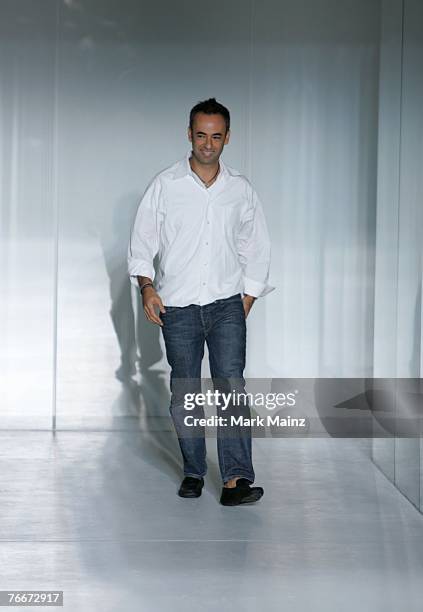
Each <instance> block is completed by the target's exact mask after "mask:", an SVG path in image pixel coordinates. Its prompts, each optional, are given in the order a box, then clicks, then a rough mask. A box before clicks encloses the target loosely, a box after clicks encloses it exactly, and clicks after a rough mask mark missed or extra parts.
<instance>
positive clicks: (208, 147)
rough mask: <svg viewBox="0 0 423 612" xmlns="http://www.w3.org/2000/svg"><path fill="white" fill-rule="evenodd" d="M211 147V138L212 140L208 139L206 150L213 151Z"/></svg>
mask: <svg viewBox="0 0 423 612" xmlns="http://www.w3.org/2000/svg"><path fill="white" fill-rule="evenodd" d="M211 146H212V141H211V138H210V139H208V138H206V149H211Z"/></svg>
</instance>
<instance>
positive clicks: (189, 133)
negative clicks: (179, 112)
mask: <svg viewBox="0 0 423 612" xmlns="http://www.w3.org/2000/svg"><path fill="white" fill-rule="evenodd" d="M188 140H189V141H190V142H192V130H191V128H190V127H188Z"/></svg>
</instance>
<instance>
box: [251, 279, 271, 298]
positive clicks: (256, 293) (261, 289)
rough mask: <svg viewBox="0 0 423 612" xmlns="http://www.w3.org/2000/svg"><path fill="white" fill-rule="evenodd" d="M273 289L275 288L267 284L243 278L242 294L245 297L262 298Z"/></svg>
mask: <svg viewBox="0 0 423 612" xmlns="http://www.w3.org/2000/svg"><path fill="white" fill-rule="evenodd" d="M274 289H275V287H272V286H271V285H268V284H267V283H259V282H258V281H255V280H252V279H251V278H246V277H244V293H246V294H247V295H252V296H253V297H255V298H258V297H264V296H265V295H267V294H268V293H270V292H271V291H273V290H274Z"/></svg>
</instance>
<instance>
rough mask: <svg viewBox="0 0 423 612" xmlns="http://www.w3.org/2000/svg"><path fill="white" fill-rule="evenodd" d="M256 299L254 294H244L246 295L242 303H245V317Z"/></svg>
mask: <svg viewBox="0 0 423 612" xmlns="http://www.w3.org/2000/svg"><path fill="white" fill-rule="evenodd" d="M255 301H256V298H255V297H253V296H252V295H244V297H243V298H242V303H243V304H244V313H245V318H247V317H248V313H249V312H250V310H251V307H252V305H253V304H254V302H255Z"/></svg>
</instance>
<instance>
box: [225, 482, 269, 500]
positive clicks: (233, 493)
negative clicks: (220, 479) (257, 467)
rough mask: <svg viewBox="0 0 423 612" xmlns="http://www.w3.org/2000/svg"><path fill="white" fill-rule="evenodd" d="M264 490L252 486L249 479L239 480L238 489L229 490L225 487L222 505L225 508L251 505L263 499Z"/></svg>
mask: <svg viewBox="0 0 423 612" xmlns="http://www.w3.org/2000/svg"><path fill="white" fill-rule="evenodd" d="M263 494H264V490H263V488H262V487H252V486H250V481H249V480H247V478H238V480H237V481H236V487H233V488H232V489H229V488H228V487H223V489H222V495H221V497H220V503H221V504H222V505H223V506H238V505H239V504H251V503H253V502H256V501H258V500H259V499H260V498H261V497H263Z"/></svg>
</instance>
